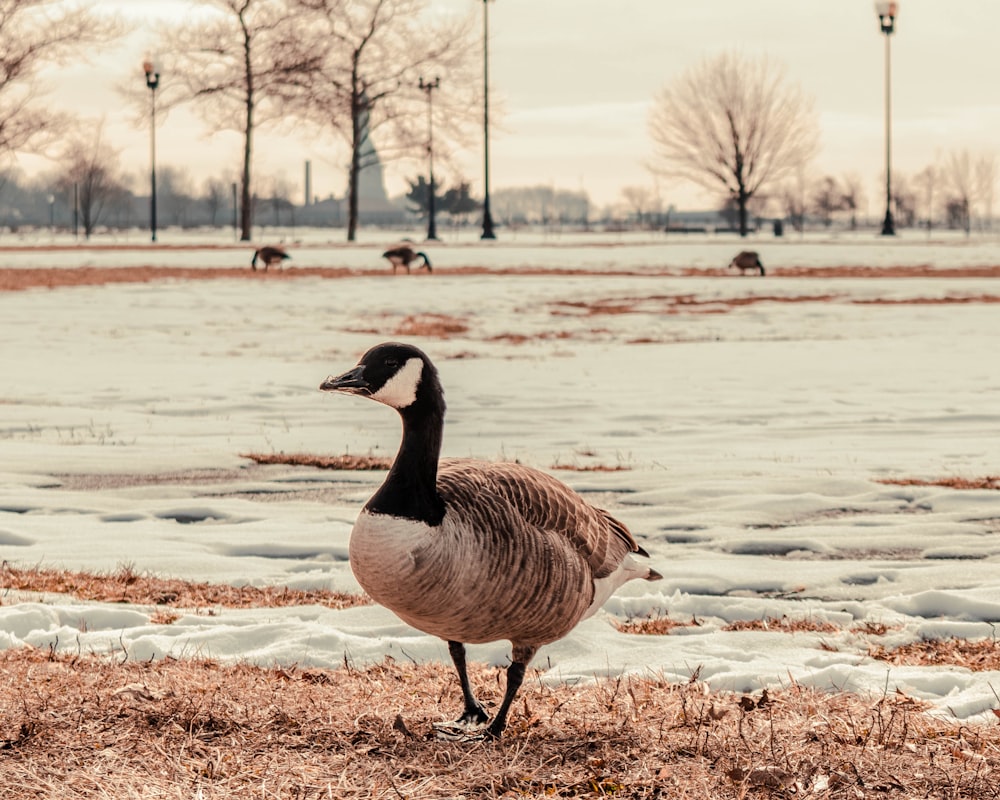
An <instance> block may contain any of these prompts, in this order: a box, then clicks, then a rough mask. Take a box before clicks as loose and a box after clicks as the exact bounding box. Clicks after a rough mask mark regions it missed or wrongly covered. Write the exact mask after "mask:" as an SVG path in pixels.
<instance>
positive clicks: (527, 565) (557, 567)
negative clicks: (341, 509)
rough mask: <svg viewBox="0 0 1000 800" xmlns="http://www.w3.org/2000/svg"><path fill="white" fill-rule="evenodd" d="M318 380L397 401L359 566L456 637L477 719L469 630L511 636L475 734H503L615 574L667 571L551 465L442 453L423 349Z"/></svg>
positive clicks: (368, 582) (358, 527)
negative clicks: (394, 438)
mask: <svg viewBox="0 0 1000 800" xmlns="http://www.w3.org/2000/svg"><path fill="white" fill-rule="evenodd" d="M320 389H321V390H323V391H327V392H342V393H344V394H355V395H360V396H362V397H367V398H369V399H371V400H377V401H378V402H380V403H384V404H385V405H387V406H390V407H392V408H395V409H396V410H397V411H398V412H399V415H400V416H401V417H402V420H403V438H402V443H401V444H400V447H399V452H398V453H397V454H396V458H395V460H394V461H393V464H392V467H391V468H390V470H389V474H388V475H387V476H386V479H385V482H384V483H383V484H382V486H381V487H380V488H379V490H378V491H377V492H375V494H374V495H373V496H372V498H371V499H370V500H369V501H368V502H367V503H366V504H365V506H364V508H363V509H362V510H361V513H360V514H359V515H358V518H357V521H356V522H355V523H354V530H353V531H352V532H351V542H350V560H351V568H352V569H353V570H354V574H355V576H356V577H357V579H358V582H359V583H360V584H361V586H362V587H363V588H364V590H365V591H366V592H368V594H369V595H370V596H371V597H372V598H373V599H374V600H375V601H377V602H378V603H381V604H382V605H384V606H386V607H387V608H389V609H390V610H392V611H394V612H395V613H396V614H397V615H398V616H399V617H401V618H402V619H403V620H404V621H405V622H407V623H409V624H410V625H412V626H413V627H415V628H418V629H419V630H422V631H424V632H426V633H429V634H432V635H434V636H438V637H440V638H442V639H444V640H445V641H446V642H447V643H448V651H449V653H450V654H451V657H452V660H453V661H454V662H455V669H456V670H457V671H458V677H459V681H460V682H461V687H462V696H463V698H464V700H465V710H464V712H463V714H462V716H461V717H460V718H459V719H458V720H457V722H456V723H455V724H456V726H460V727H462V728H465V729H468V728H469V727H470V726H472V725H478V724H482V723H485V722H487V720H488V719H489V718H488V716H487V714H486V712H485V711H484V710H483V707H482V706H481V705H480V704H479V702H478V701H477V700H476V698H475V696H474V695H473V692H472V688H471V686H470V684H469V677H468V674H467V672H466V665H465V646H464V645H465V643H483V642H492V641H497V640H501V639H508V640H510V642H511V644H512V646H513V653H512V659H511V664H510V667H508V669H507V688H506V691H505V693H504V697H503V701H502V703H501V704H500V708H499V709H498V710H497V713H496V716H495V717H494V718H493V721H492V722H491V723H490V724H489V726H488V727H487V728H486V729H485V730H484V731H483V732H482V733H481V734H480V735H481V736H483V737H487V738H499V737H500V735H501V733H502V732H503V729H504V727H505V726H506V722H507V712H508V711H509V710H510V706H511V703H512V702H513V700H514V696H515V695H516V694H517V690H518V688H519V687H520V685H521V682H522V680H523V679H524V672H525V668H526V667H527V665H528V663H529V662H530V661H531V659H532V657H533V656H534V655H535V652H536V651H537V650H538V648H539V647H541V646H542V645H544V644H547V643H549V642H553V641H555V640H556V639H559V638H561V637H563V636H565V635H566V634H567V633H569V632H570V631H571V630H572V629H573V627H574V626H575V625H576V624H577V623H578V622H580V620H582V619H585V618H586V617H588V616H590V615H591V614H593V613H594V612H595V611H597V609H599V608H600V607H601V606H602V605H603V604H604V603H605V601H607V599H608V598H609V597H610V596H611V594H612V592H614V591H615V590H616V589H617V588H618V587H619V586H621V585H622V584H623V583H625V582H626V581H629V580H632V579H635V578H644V579H645V580H649V581H652V580H657V579H658V578H661V577H662V576H661V575H660V574H659V573H657V572H655V571H654V570H652V569H650V568H649V567H648V566H645V565H644V564H641V563H639V562H638V561H637V560H636V559H635V558H634V556H635V555H640V556H646V555H647V553H646V552H645V551H644V550H643V549H642V548H641V547H639V545H638V544H636V542H635V540H634V539H633V538H632V535H631V534H630V533H629V531H628V528H626V527H625V525H623V524H622V523H621V522H619V521H618V520H616V519H615V518H614V517H612V516H611V515H610V514H608V513H607V512H606V511H603V510H601V509H599V508H595V507H594V506H592V505H590V504H589V503H587V502H586V501H585V500H584V499H583V498H582V497H580V496H579V495H578V494H576V493H575V492H574V491H573V490H572V489H570V488H569V487H568V486H566V485H565V484H563V483H561V482H559V481H558V480H556V479H555V478H553V477H551V476H550V475H547V474H545V473H544V472H539V471H538V470H535V469H532V468H530V467H525V466H522V465H520V464H508V463H492V462H486V461H476V460H472V459H443V460H441V461H439V460H438V457H439V453H440V451H441V439H442V432H443V428H444V412H445V403H444V392H443V391H442V389H441V384H440V382H439V380H438V373H437V370H436V369H435V368H434V365H433V364H432V363H431V361H430V359H428V358H427V356H426V355H424V354H423V353H422V352H421V351H420V350H418V349H417V348H416V347H413V346H411V345H407V344H399V343H395V342H390V343H386V344H380V345H377V346H376V347H373V348H372V349H371V350H369V351H368V352H367V353H365V354H364V355H363V356H362V357H361V360H360V361H359V362H358V365H357V366H356V367H354V368H353V369H351V370H348V371H347V372H345V373H344V374H343V375H340V376H338V377H329V378H327V379H326V380H325V381H324V382H323V383H322V385H321V386H320Z"/></svg>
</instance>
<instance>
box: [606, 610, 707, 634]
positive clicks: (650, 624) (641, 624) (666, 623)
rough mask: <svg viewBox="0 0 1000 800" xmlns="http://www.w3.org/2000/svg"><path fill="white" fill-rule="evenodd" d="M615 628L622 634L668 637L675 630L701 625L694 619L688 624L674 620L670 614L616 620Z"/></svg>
mask: <svg viewBox="0 0 1000 800" xmlns="http://www.w3.org/2000/svg"><path fill="white" fill-rule="evenodd" d="M614 624H615V627H616V628H618V630H620V631H621V632H622V633H634V634H639V635H641V636H666V635H668V634H669V633H670V632H671V631H672V630H674V629H675V628H690V627H692V626H698V625H700V624H701V623H700V622H698V620H696V619H694V617H692V618H691V619H690V620H688V621H687V622H682V621H681V620H677V619H673V618H672V617H671V616H670V615H669V614H664V613H656V614H649V615H648V616H645V617H632V618H630V619H627V620H625V621H624V622H622V621H620V620H614Z"/></svg>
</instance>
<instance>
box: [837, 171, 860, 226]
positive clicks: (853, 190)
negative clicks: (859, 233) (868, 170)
mask: <svg viewBox="0 0 1000 800" xmlns="http://www.w3.org/2000/svg"><path fill="white" fill-rule="evenodd" d="M840 185H841V197H840V206H841V208H843V209H846V210H847V211H849V212H850V213H851V230H852V231H853V230H857V228H858V209H859V208H860V207H861V204H862V202H863V200H864V189H863V188H862V181H861V176H860V175H858V174H857V173H855V172H849V173H848V174H846V175H844V176H843V177H842V178H841V179H840Z"/></svg>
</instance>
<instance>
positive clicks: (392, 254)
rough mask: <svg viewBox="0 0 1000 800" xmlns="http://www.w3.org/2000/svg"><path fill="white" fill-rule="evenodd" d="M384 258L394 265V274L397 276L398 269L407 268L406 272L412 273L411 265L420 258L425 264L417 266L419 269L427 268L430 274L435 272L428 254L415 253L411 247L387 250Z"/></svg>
mask: <svg viewBox="0 0 1000 800" xmlns="http://www.w3.org/2000/svg"><path fill="white" fill-rule="evenodd" d="M382 258H388V259H389V263H390V264H392V274H393V275H395V274H396V269H397V268H398V267H405V268H406V271H407V272H409V271H410V264H412V263H413V262H414V261H416V260H417V259H418V258H420V259H423V263H422V264H419V265H417V269H421V268H426V270H427V271H428V272H433V270H432V269H431V260H430V259H429V258H428V257H427V253H422V252H420V251H419V250H417V251H414V249H413V248H412V247H410V246H409V245H403V246H402V247H394V248H392V249H391V250H386V251H385V252H384V253H382Z"/></svg>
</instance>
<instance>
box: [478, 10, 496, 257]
mask: <svg viewBox="0 0 1000 800" xmlns="http://www.w3.org/2000/svg"><path fill="white" fill-rule="evenodd" d="M489 8H490V0H483V189H484V191H483V235H482V236H480V237H479V238H480V239H496V238H497V236H496V234H495V233H494V232H493V216H492V214H490V45H489V42H490V14H489Z"/></svg>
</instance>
